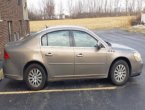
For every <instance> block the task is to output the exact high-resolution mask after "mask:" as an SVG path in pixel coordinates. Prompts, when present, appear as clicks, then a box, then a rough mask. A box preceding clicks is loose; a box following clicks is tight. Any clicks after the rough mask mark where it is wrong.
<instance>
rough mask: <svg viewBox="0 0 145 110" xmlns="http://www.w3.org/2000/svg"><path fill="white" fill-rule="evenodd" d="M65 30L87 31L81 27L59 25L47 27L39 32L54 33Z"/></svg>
mask: <svg viewBox="0 0 145 110" xmlns="http://www.w3.org/2000/svg"><path fill="white" fill-rule="evenodd" d="M65 29H74V30H88V29H87V28H85V27H81V26H74V25H59V26H52V27H48V28H46V29H44V30H42V31H40V32H39V33H41V32H46V31H55V30H65Z"/></svg>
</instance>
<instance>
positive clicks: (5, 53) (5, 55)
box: [4, 50, 10, 60]
mask: <svg viewBox="0 0 145 110" xmlns="http://www.w3.org/2000/svg"><path fill="white" fill-rule="evenodd" d="M9 58H10V56H9V54H8V53H7V52H6V51H5V50H4V59H5V60H7V59H9Z"/></svg>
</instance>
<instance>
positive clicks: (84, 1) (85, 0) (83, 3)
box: [29, 0, 143, 20]
mask: <svg viewBox="0 0 145 110" xmlns="http://www.w3.org/2000/svg"><path fill="white" fill-rule="evenodd" d="M142 4H143V0H68V1H67V3H64V2H63V0H60V3H59V15H62V14H64V10H67V12H68V13H69V15H67V18H93V17H108V16H124V15H127V16H128V15H129V16H132V15H137V14H140V12H141V11H142V10H143V5H142ZM64 5H67V9H64V8H65V7H64ZM55 9H56V4H55V1H54V0H41V4H40V6H39V9H37V10H34V9H29V18H30V20H39V19H40V20H41V19H44V20H45V19H56V17H55Z"/></svg>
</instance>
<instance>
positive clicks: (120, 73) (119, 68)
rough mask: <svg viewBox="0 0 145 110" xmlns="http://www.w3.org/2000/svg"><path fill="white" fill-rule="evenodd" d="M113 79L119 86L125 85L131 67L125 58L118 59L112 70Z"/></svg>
mask: <svg viewBox="0 0 145 110" xmlns="http://www.w3.org/2000/svg"><path fill="white" fill-rule="evenodd" d="M110 76H111V81H112V83H113V84H115V85H117V86H121V85H124V84H125V83H126V82H127V81H128V79H129V67H128V64H127V62H125V61H124V60H118V61H116V62H115V63H114V64H113V65H112V67H111V70H110Z"/></svg>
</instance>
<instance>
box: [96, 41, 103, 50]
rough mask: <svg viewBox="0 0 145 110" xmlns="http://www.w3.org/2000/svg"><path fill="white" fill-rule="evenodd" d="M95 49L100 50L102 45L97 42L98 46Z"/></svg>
mask: <svg viewBox="0 0 145 110" xmlns="http://www.w3.org/2000/svg"><path fill="white" fill-rule="evenodd" d="M95 47H96V49H97V50H100V49H101V48H102V44H101V43H100V42H98V44H96V46H95Z"/></svg>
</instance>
